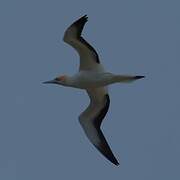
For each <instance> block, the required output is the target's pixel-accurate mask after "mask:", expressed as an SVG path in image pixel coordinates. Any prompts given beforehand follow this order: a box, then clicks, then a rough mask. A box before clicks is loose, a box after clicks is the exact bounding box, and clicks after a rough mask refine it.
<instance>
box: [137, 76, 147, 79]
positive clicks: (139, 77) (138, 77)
mask: <svg viewBox="0 0 180 180" xmlns="http://www.w3.org/2000/svg"><path fill="white" fill-rule="evenodd" d="M142 78H145V76H134V79H142Z"/></svg>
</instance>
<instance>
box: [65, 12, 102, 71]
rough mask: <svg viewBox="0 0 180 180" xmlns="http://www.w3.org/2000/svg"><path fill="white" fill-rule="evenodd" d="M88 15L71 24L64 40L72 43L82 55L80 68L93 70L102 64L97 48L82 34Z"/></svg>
mask: <svg viewBox="0 0 180 180" xmlns="http://www.w3.org/2000/svg"><path fill="white" fill-rule="evenodd" d="M87 20H88V17H87V15H85V16H83V17H81V18H80V19H78V20H77V21H75V22H74V23H73V24H72V25H70V26H69V27H68V28H67V30H66V31H65V33H64V37H63V40H64V42H66V43H68V44H69V45H71V46H72V47H73V48H74V49H75V50H76V51H77V52H78V53H79V56H80V70H92V69H93V68H96V66H98V65H99V64H100V61H99V56H98V54H97V52H96V50H95V49H94V48H93V47H92V46H91V45H90V44H89V43H88V42H87V41H86V40H85V39H84V38H83V37H82V36H81V33H82V30H83V28H84V25H85V23H86V22H87Z"/></svg>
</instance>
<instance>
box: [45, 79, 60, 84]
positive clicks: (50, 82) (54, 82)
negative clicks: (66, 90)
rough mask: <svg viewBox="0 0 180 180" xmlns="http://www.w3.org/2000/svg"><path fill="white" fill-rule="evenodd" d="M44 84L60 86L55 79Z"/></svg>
mask: <svg viewBox="0 0 180 180" xmlns="http://www.w3.org/2000/svg"><path fill="white" fill-rule="evenodd" d="M43 84H58V81H57V80H55V79H53V80H50V81H45V82H43Z"/></svg>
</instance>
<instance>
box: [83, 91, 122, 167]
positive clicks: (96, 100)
mask: <svg viewBox="0 0 180 180" xmlns="http://www.w3.org/2000/svg"><path fill="white" fill-rule="evenodd" d="M87 93H88V95H89V97H90V100H91V101H90V104H89V106H88V107H87V109H86V110H85V111H84V112H83V113H81V115H80V116H79V120H80V124H81V126H82V127H83V129H84V132H85V134H86V136H87V137H88V139H89V140H90V141H91V143H92V144H93V145H94V146H95V147H96V148H97V149H98V150H99V151H100V152H101V153H102V154H103V155H104V156H105V157H106V158H107V159H108V160H109V161H111V162H112V163H113V164H115V165H119V163H118V161H117V159H116V158H115V156H114V155H113V152H112V150H111V148H110V146H109V145H108V143H107V141H106V139H105V137H104V135H103V133H102V131H101V129H100V126H101V123H102V121H103V119H104V117H105V115H106V113H107V112H108V109H109V105H110V98H109V95H108V94H107V91H106V89H105V88H98V89H92V90H87Z"/></svg>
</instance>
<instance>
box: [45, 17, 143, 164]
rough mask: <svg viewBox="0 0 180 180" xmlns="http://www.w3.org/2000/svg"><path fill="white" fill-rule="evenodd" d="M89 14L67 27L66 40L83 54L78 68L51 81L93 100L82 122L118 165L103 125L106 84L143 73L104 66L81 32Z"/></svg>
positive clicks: (92, 138)
mask: <svg viewBox="0 0 180 180" xmlns="http://www.w3.org/2000/svg"><path fill="white" fill-rule="evenodd" d="M87 20H88V17H87V15H85V16H83V17H81V18H80V19H78V20H77V21H75V22H74V23H73V24H72V25H71V26H69V27H68V28H67V30H66V31H65V33H64V38H63V40H64V41H65V42H66V43H68V44H69V45H70V46H72V47H73V48H74V49H75V50H76V51H77V52H78V54H79V56H80V66H79V72H77V73H76V74H75V75H73V76H67V75H61V76H59V77H56V78H55V79H53V80H51V81H46V82H44V83H53V84H58V85H63V86H69V87H74V88H79V89H84V90H86V92H87V94H88V96H89V98H90V104H89V106H88V107H87V108H86V109H85V111H83V112H82V113H81V114H80V116H79V122H80V124H81V126H82V128H83V130H84V132H85V134H86V136H87V137H88V139H89V140H90V142H91V143H92V144H93V145H94V146H95V147H96V148H97V149H98V150H99V151H100V152H101V153H102V154H103V155H104V156H105V157H106V158H107V159H108V160H109V161H111V162H112V163H113V164H115V165H119V163H118V161H117V159H116V158H115V156H114V155H113V153H112V151H111V148H110V146H109V145H108V143H107V141H106V139H105V137H104V135H103V133H102V131H101V129H100V126H101V123H102V120H103V119H104V117H105V115H106V113H107V111H108V109H109V104H110V98H109V94H108V89H107V86H108V85H110V84H113V83H119V82H122V83H126V82H132V81H134V80H137V79H141V78H144V76H131V75H116V74H113V73H110V72H107V71H105V70H104V68H103V66H102V64H101V63H100V60H99V56H98V54H97V52H96V51H95V49H94V48H93V47H92V46H91V45H90V44H89V43H88V42H87V41H86V40H85V39H84V38H83V37H82V36H81V33H82V30H83V27H84V25H85V23H86V22H87Z"/></svg>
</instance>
